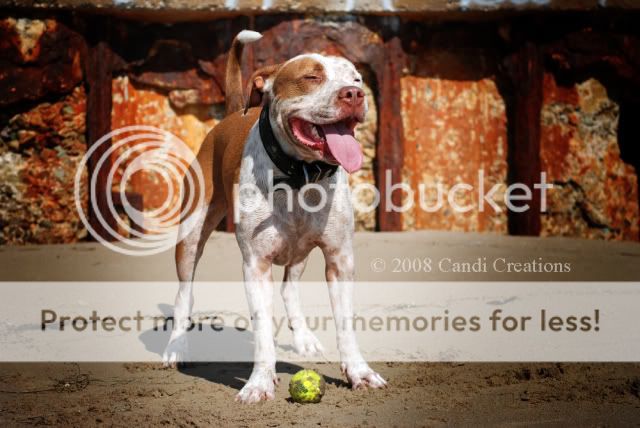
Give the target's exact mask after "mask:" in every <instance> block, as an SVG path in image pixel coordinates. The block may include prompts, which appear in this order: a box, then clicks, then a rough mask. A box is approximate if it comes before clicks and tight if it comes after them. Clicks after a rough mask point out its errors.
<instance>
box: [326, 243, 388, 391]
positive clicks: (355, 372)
mask: <svg viewBox="0 0 640 428" xmlns="http://www.w3.org/2000/svg"><path fill="white" fill-rule="evenodd" d="M323 252H324V256H325V260H326V268H325V274H326V277H327V284H328V285H329V297H330V299H331V307H332V309H333V318H334V320H335V323H336V336H337V340H338V351H339V352H340V360H341V362H342V364H341V368H342V373H343V374H345V375H346V376H347V378H348V379H349V381H350V382H351V387H352V388H353V389H358V388H366V387H367V386H369V387H372V388H382V387H384V386H385V385H386V384H387V382H386V381H385V380H384V379H383V378H382V376H380V375H379V374H378V373H376V372H375V371H373V370H372V369H371V367H369V365H368V364H367V362H366V361H365V360H364V358H363V357H362V354H361V353H360V348H359V347H358V342H357V341H356V336H355V332H354V328H353V278H354V261H353V250H352V248H351V245H350V244H344V245H343V246H342V247H341V248H324V249H323Z"/></svg>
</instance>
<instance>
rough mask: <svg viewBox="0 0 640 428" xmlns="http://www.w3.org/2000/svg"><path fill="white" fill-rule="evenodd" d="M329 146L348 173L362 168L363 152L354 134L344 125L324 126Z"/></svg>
mask: <svg viewBox="0 0 640 428" xmlns="http://www.w3.org/2000/svg"><path fill="white" fill-rule="evenodd" d="M322 130H323V131H324V135H325V137H326V138H327V145H328V146H329V150H330V151H331V154H332V155H333V157H334V158H335V159H336V160H337V161H338V162H339V163H340V165H342V167H343V168H344V169H346V170H347V172H349V173H352V172H354V171H357V170H359V169H360V167H361V166H362V150H361V149H360V144H359V143H358V142H357V141H356V139H355V138H354V137H353V132H352V131H351V130H350V129H349V128H348V127H347V126H346V125H345V124H343V123H334V124H331V125H322Z"/></svg>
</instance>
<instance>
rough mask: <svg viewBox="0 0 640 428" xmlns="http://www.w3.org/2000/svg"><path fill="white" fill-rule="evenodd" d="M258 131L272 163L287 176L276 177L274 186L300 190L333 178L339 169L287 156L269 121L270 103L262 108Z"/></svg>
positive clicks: (323, 163) (318, 162)
mask: <svg viewBox="0 0 640 428" xmlns="http://www.w3.org/2000/svg"><path fill="white" fill-rule="evenodd" d="M258 129H259V131H260V139H261V140H262V145H263V146H264V149H265V150H266V151H267V154H268V155H269V158H270V159H271V162H273V164H274V165H275V166H276V167H277V168H278V169H279V170H280V171H282V172H283V173H284V174H285V175H286V177H274V179H273V184H274V185H277V184H279V183H284V184H287V185H288V186H290V187H291V188H292V189H294V190H298V189H300V188H301V187H302V186H304V185H305V184H309V183H316V182H318V181H320V180H322V179H323V178H325V177H330V176H332V175H333V174H334V173H335V172H336V170H337V169H338V166H337V165H330V164H328V163H326V162H322V161H315V162H305V161H302V160H299V159H296V158H293V157H291V156H289V155H288V154H286V153H285V152H284V150H282V147H281V146H280V143H279V142H278V140H277V139H276V136H275V135H274V134H273V129H272V128H271V122H270V121H269V104H268V103H267V104H265V105H264V107H262V112H261V113H260V120H259V121H258Z"/></svg>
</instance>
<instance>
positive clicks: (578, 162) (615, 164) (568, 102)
mask: <svg viewBox="0 0 640 428" xmlns="http://www.w3.org/2000/svg"><path fill="white" fill-rule="evenodd" d="M544 88H545V91H544V103H543V108H542V135H541V150H542V151H541V156H542V168H543V170H545V171H547V173H548V174H549V181H552V182H553V183H554V188H553V189H551V190H550V191H549V201H548V204H549V210H548V212H547V213H545V214H544V215H543V216H542V234H543V235H544V236H554V235H555V236H557V235H561V236H580V237H587V238H606V239H627V240H638V239H639V236H638V234H639V231H638V221H639V210H638V179H637V171H635V169H634V168H633V166H631V165H629V164H627V163H625V162H624V161H623V160H622V158H621V154H620V147H619V144H618V138H617V126H618V119H619V114H620V110H619V106H618V104H617V103H615V102H614V101H612V100H611V99H610V98H609V95H608V94H607V91H606V89H605V87H604V86H603V85H602V84H601V83H600V82H598V81H597V80H595V79H588V80H585V81H583V82H581V83H577V84H571V85H569V86H561V85H559V84H558V83H557V82H556V80H555V78H554V76H553V75H551V74H546V75H545V79H544Z"/></svg>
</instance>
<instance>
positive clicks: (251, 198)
mask: <svg viewBox="0 0 640 428" xmlns="http://www.w3.org/2000/svg"><path fill="white" fill-rule="evenodd" d="M258 143H259V144H261V142H260V140H257V141H255V140H254V141H251V138H250V140H249V141H248V142H247V146H246V147H245V154H244V158H243V160H242V165H241V169H240V180H239V181H240V183H239V184H240V194H239V198H240V200H239V203H240V205H241V207H243V208H242V209H240V212H239V222H238V225H237V228H236V234H237V238H238V243H239V244H240V247H241V248H243V251H244V252H245V254H246V255H250V256H251V257H258V258H261V259H266V260H270V261H272V262H273V263H275V264H279V265H290V264H296V263H299V262H301V261H303V260H304V259H305V258H306V257H307V256H308V254H309V252H310V251H311V250H312V249H313V248H315V247H317V246H322V245H324V244H328V243H332V242H333V241H335V240H336V239H339V238H340V237H343V236H345V234H349V233H351V232H352V231H353V212H352V208H351V204H350V200H349V193H348V187H347V185H346V176H344V175H343V173H342V172H340V171H339V172H337V173H336V174H335V175H334V176H333V177H331V178H330V179H325V180H323V182H321V183H319V186H318V187H317V188H312V189H308V190H306V191H300V190H294V191H288V190H275V191H273V188H272V187H271V184H270V177H269V171H270V170H271V169H272V168H273V166H272V163H271V162H270V160H269V158H268V157H267V155H266V153H265V152H264V151H263V150H260V149H261V147H260V146H259V145H258ZM243 189H246V190H243ZM251 189H253V190H251Z"/></svg>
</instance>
